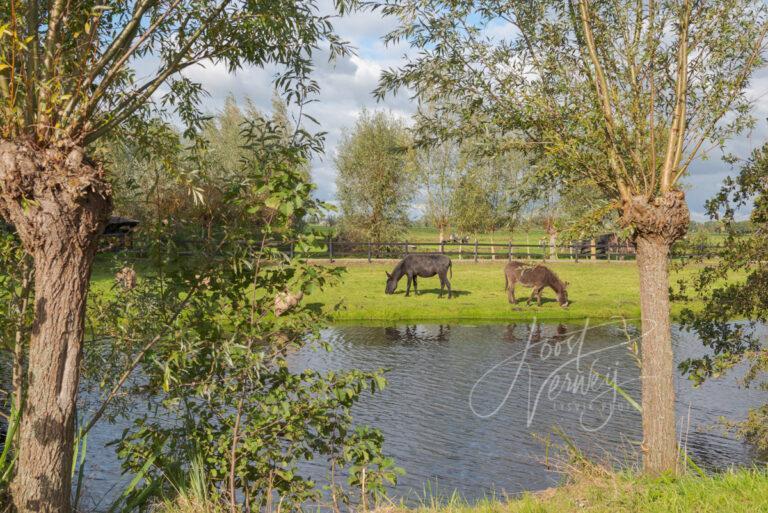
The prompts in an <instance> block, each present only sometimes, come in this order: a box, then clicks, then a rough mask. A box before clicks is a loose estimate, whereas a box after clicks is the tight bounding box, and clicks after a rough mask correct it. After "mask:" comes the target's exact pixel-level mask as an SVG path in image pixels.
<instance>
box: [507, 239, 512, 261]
mask: <svg viewBox="0 0 768 513" xmlns="http://www.w3.org/2000/svg"><path fill="white" fill-rule="evenodd" d="M507 259H508V260H509V261H510V262H511V261H512V241H509V248H508V249H507Z"/></svg>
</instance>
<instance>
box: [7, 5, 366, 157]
mask: <svg viewBox="0 0 768 513" xmlns="http://www.w3.org/2000/svg"><path fill="white" fill-rule="evenodd" d="M350 4H351V2H348V1H347V0H337V1H335V2H334V7H335V9H336V11H337V12H338V13H340V14H343V13H345V12H346V11H347V9H348V8H349V7H350ZM331 19H332V18H331V16H329V15H321V14H319V13H318V7H317V4H316V2H314V1H309V2H296V1H291V0H276V1H257V0H215V1H211V2H199V1H188V0H104V1H95V0H85V1H79V2H67V1H65V0H47V1H39V0H0V126H2V132H1V133H0V136H2V137H3V138H6V139H14V138H28V139H32V140H33V141H36V142H37V143H41V144H47V143H54V142H57V141H66V142H68V143H71V142H74V143H75V144H80V145H83V144H87V143H92V142H93V141H95V140H97V139H99V138H100V137H103V136H105V135H106V134H108V133H110V132H112V131H113V130H115V129H117V128H120V129H125V130H136V129H137V128H138V127H140V126H141V123H139V121H140V120H142V119H146V118H147V117H148V115H150V114H158V113H169V112H173V113H175V114H177V115H178V117H179V118H180V119H181V120H182V121H183V122H184V123H185V124H186V126H187V127H188V128H189V129H194V128H197V127H198V126H199V124H200V123H201V121H202V119H203V116H201V114H200V112H199V111H198V109H197V106H198V104H199V102H200V100H201V98H202V97H203V95H204V94H205V92H204V90H203V88H202V86H201V84H199V83H196V82H194V81H193V80H192V79H190V78H189V77H188V76H186V75H184V74H183V71H184V70H187V69H189V68H191V67H192V66H196V65H206V66H208V65H213V66H222V67H224V68H226V69H227V70H228V71H230V72H233V71H236V70H238V69H240V68H242V67H243V66H246V65H253V66H266V65H275V66H276V67H278V69H280V71H279V75H278V76H277V78H276V84H277V86H278V88H279V89H281V90H283V91H285V92H287V93H288V96H289V101H290V100H294V99H298V98H306V97H307V96H309V95H311V94H312V93H313V92H315V91H316V90H317V85H316V84H315V83H314V82H313V81H312V80H311V79H310V72H311V71H312V57H313V54H314V53H315V51H316V50H318V49H319V48H321V47H325V48H326V49H327V50H328V51H329V53H330V55H331V57H333V56H336V55H339V54H343V53H345V52H347V51H348V48H347V45H346V43H345V42H344V41H342V40H341V39H340V38H339V37H338V36H337V35H336V34H335V33H334V31H333V26H332V24H331ZM137 124H138V126H137Z"/></svg>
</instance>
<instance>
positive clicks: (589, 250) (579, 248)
mask: <svg viewBox="0 0 768 513" xmlns="http://www.w3.org/2000/svg"><path fill="white" fill-rule="evenodd" d="M173 242H174V244H176V245H177V246H178V247H179V251H180V253H181V254H188V255H193V254H195V253H196V252H197V251H196V250H198V249H199V248H200V246H201V245H203V241H201V240H195V239H179V240H174V241H173ZM243 244H245V241H244V242H243ZM278 248H279V250H280V251H282V252H284V253H285V254H286V255H288V256H289V257H290V258H293V257H294V256H301V257H303V258H315V259H328V260H330V261H334V260H336V259H339V258H356V259H363V260H368V262H372V261H373V260H380V259H399V258H402V257H404V256H406V255H408V254H412V253H439V254H444V255H446V256H450V257H452V258H456V259H459V260H474V261H476V262H477V261H479V260H493V259H496V260H504V259H507V260H513V259H525V260H564V261H575V262H579V261H622V260H634V259H635V257H636V254H635V247H634V245H632V244H630V243H621V244H600V243H599V242H596V241H595V240H592V241H591V242H589V243H585V242H584V241H576V242H573V243H569V244H558V245H556V246H550V245H541V244H515V243H512V242H498V243H489V242H478V241H474V242H449V241H444V242H409V241H397V242H372V241H368V242H355V241H347V240H339V239H330V238H329V239H326V240H325V241H324V244H322V245H319V246H316V247H315V248H313V249H312V250H310V251H303V252H299V251H298V250H297V249H296V247H295V246H294V244H292V243H286V244H280V245H279V246H278ZM146 249H147V248H146V246H145V244H142V241H134V240H133V237H131V236H130V235H129V236H125V235H114V236H103V238H102V251H124V252H128V253H134V254H136V255H137V256H141V255H143V254H146ZM721 250H722V246H719V245H705V244H690V243H689V244H677V245H675V246H673V248H672V254H671V256H672V258H677V259H680V258H711V257H715V256H717V255H718V254H719V253H720V251H721Z"/></svg>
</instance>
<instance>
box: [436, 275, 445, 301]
mask: <svg viewBox="0 0 768 513" xmlns="http://www.w3.org/2000/svg"><path fill="white" fill-rule="evenodd" d="M437 277H438V278H440V295H439V296H437V297H438V299H443V290H444V289H445V277H443V275H442V274H438V275H437Z"/></svg>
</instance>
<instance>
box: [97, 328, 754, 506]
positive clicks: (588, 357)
mask: <svg viewBox="0 0 768 513" xmlns="http://www.w3.org/2000/svg"><path fill="white" fill-rule="evenodd" d="M585 327H586V328H587V329H585ZM637 336H638V330H637V328H636V327H634V326H632V325H629V326H627V327H625V326H623V325H622V324H621V323H607V324H601V325H591V324H586V325H571V324H567V325H564V324H537V325H535V326H531V325H530V324H525V323H519V322H518V323H516V324H495V325H480V326H467V325H407V326H396V327H361V326H337V327H334V328H331V329H328V330H326V331H325V332H324V337H325V339H326V340H328V341H329V343H330V345H331V347H332V348H333V350H332V351H331V352H325V351H316V350H312V349H310V348H306V349H304V350H301V351H299V352H297V353H295V354H293V355H292V356H291V365H292V367H293V368H294V369H296V370H298V369H301V368H307V367H310V368H314V369H317V370H339V369H353V368H358V369H365V370H373V369H378V368H382V367H383V368H388V369H390V371H389V373H388V379H389V384H390V385H389V387H388V388H387V389H386V390H385V391H384V392H383V393H381V394H377V395H376V396H375V397H369V398H367V399H365V400H364V401H363V402H362V403H361V404H359V405H358V406H357V407H356V408H355V411H354V414H355V418H356V419H357V420H358V421H359V422H361V423H365V424H370V425H373V426H375V427H378V428H379V429H381V430H382V431H383V433H384V435H385V437H386V442H385V449H386V451H387V452H388V453H389V454H390V455H392V456H394V457H395V459H396V461H397V464H398V465H399V466H401V467H403V468H404V469H405V470H406V472H407V474H406V475H405V476H403V477H402V478H401V479H400V482H399V485H398V487H397V488H396V489H395V490H393V491H392V492H393V495H395V496H399V497H403V498H405V499H406V500H408V499H414V498H415V497H416V495H417V494H422V493H423V491H424V489H425V487H426V486H429V487H430V488H431V493H433V494H434V493H437V494H446V495H449V494H450V493H452V492H453V491H454V490H457V491H458V492H459V493H460V494H461V495H463V496H464V497H465V498H467V499H468V500H473V499H477V498H479V497H483V496H484V495H489V494H494V493H495V494H497V495H498V494H501V493H502V492H505V493H509V494H512V493H516V492H520V491H523V490H536V489H541V488H545V487H547V486H551V485H553V484H555V483H557V481H558V479H559V478H560V476H559V475H558V474H556V473H555V472H553V471H552V470H551V468H548V467H547V465H545V464H544V463H545V461H544V459H545V450H544V445H543V443H542V440H546V439H549V438H550V437H551V434H552V433H553V431H554V430H557V429H562V431H564V432H565V433H567V434H568V436H570V437H571V438H572V439H573V441H574V442H575V443H576V444H577V445H578V446H579V448H581V449H582V450H584V451H586V452H587V453H589V454H590V455H592V456H594V457H599V458H603V459H609V460H611V461H613V462H616V463H620V464H633V463H635V462H636V457H637V443H638V441H639V440H640V438H641V423H640V415H639V414H638V413H637V411H635V410H634V409H633V408H632V407H631V406H630V405H629V404H628V403H627V402H626V401H624V400H623V399H622V398H621V397H617V396H616V394H615V393H614V390H613V389H612V388H611V387H609V386H607V384H606V383H605V381H604V380H602V379H601V378H599V377H598V376H597V374H600V375H602V376H611V377H612V379H614V380H615V381H616V382H618V383H620V384H621V385H622V387H623V388H624V389H625V390H626V391H627V392H628V393H629V394H630V395H631V396H632V397H634V398H636V399H639V397H640V393H639V382H638V378H639V369H638V366H637V362H636V359H635V355H633V353H632V352H631V351H630V348H631V347H632V346H633V344H632V342H633V341H634V340H636V338H637ZM673 338H674V350H675V358H676V359H677V360H678V361H681V360H683V359H685V358H688V357H690V356H694V355H699V354H700V353H701V351H702V346H701V344H700V343H699V342H698V341H697V340H696V339H695V338H694V337H693V336H691V335H690V334H686V333H681V332H679V331H677V330H674V331H673ZM737 377H738V375H737V373H736V374H731V375H729V376H727V377H726V378H725V379H723V380H720V381H712V382H708V383H705V384H704V386H702V387H701V388H698V389H694V388H693V387H692V386H691V385H690V383H689V382H688V381H687V380H685V378H683V377H681V376H678V378H677V382H676V385H677V399H678V408H677V410H678V411H677V413H678V418H679V419H680V425H681V427H682V429H681V433H682V439H683V442H684V444H685V445H686V446H687V448H688V451H689V453H690V454H691V455H692V457H693V458H694V460H695V461H696V462H697V463H699V464H700V465H703V466H705V467H710V468H717V467H724V466H728V465H731V464H748V463H750V462H752V461H754V459H755V457H756V456H755V454H753V452H752V451H751V449H750V447H749V446H748V445H745V444H743V443H741V442H738V441H734V440H732V439H729V438H727V437H725V436H723V435H722V430H721V429H719V428H714V429H713V428H712V425H713V424H715V423H716V422H717V419H718V418H719V417H721V416H724V417H727V418H730V419H741V418H743V417H744V416H745V415H746V412H747V410H748V408H749V407H750V406H755V405H758V404H761V403H762V402H765V399H766V397H765V392H764V391H761V390H757V389H747V390H742V389H739V388H738V386H737V381H736V379H737ZM128 425H129V421H128V420H120V421H119V422H118V424H114V425H110V424H107V423H101V424H99V425H97V427H96V428H94V430H93V431H91V433H90V434H89V439H88V447H89V454H88V460H89V466H88V471H87V472H88V476H87V479H86V485H85V488H86V490H85V497H86V499H84V504H85V505H86V506H88V508H89V509H92V510H100V509H103V507H104V505H105V504H108V503H109V500H110V498H114V497H113V495H114V493H115V490H119V489H120V485H119V484H118V483H123V484H125V483H126V482H127V481H129V480H130V476H123V475H121V472H120V467H119V462H118V461H117V458H116V457H115V454H114V449H113V448H112V447H106V444H107V442H109V441H110V440H114V439H115V438H117V437H119V435H120V433H121V431H122V430H123V429H124V428H125V427H127V426H128ZM307 469H308V470H309V471H310V473H311V474H313V475H314V477H315V478H316V479H317V480H318V481H319V482H322V480H323V478H324V476H325V475H326V473H325V469H324V467H323V462H320V461H316V462H310V463H309V464H308V468H307ZM427 483H429V485H427Z"/></svg>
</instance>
